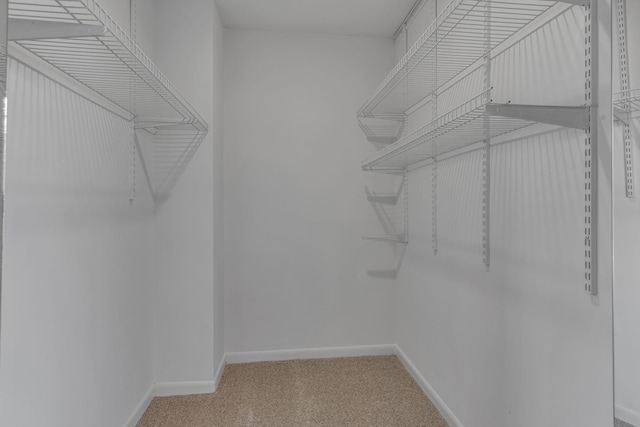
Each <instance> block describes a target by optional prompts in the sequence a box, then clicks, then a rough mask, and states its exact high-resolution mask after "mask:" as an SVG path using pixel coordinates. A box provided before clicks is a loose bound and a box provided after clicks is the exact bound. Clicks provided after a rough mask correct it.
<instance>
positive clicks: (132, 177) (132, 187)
mask: <svg viewBox="0 0 640 427" xmlns="http://www.w3.org/2000/svg"><path fill="white" fill-rule="evenodd" d="M136 4H137V3H136V0H131V4H130V8H129V32H130V33H131V39H132V40H133V42H134V43H136V42H137V34H136V23H137V15H136V11H137V8H136ZM130 79H131V82H130V94H129V97H130V99H129V102H130V103H131V110H130V111H132V112H133V114H134V116H136V79H135V77H134V76H131V77H130ZM130 126H131V138H130V139H129V203H131V204H133V202H134V201H135V199H136V144H137V141H138V139H137V135H136V129H135V125H134V122H133V121H132V122H131V123H130Z"/></svg>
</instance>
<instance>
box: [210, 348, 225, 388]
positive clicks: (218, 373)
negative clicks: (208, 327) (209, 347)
mask: <svg viewBox="0 0 640 427" xmlns="http://www.w3.org/2000/svg"><path fill="white" fill-rule="evenodd" d="M226 365H227V354H226V353H225V354H223V355H222V360H220V364H219V365H218V369H217V370H216V376H215V377H213V389H214V391H215V390H217V389H218V385H219V384H220V378H222V371H224V367H225V366H226Z"/></svg>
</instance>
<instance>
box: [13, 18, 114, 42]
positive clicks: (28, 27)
mask: <svg viewBox="0 0 640 427" xmlns="http://www.w3.org/2000/svg"><path fill="white" fill-rule="evenodd" d="M105 32H106V29H105V27H104V25H88V24H69V23H63V22H54V21H39V20H34V19H15V18H9V36H8V39H9V40H11V41H14V40H40V39H68V38H74V37H89V36H102V35H104V34H105Z"/></svg>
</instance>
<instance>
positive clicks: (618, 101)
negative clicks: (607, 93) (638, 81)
mask: <svg viewBox="0 0 640 427" xmlns="http://www.w3.org/2000/svg"><path fill="white" fill-rule="evenodd" d="M613 106H614V107H615V108H618V109H620V110H621V111H622V112H625V113H638V112H640V89H633V90H629V91H625V92H618V93H614V94H613Z"/></svg>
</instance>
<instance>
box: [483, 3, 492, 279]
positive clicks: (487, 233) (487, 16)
mask: <svg viewBox="0 0 640 427" xmlns="http://www.w3.org/2000/svg"><path fill="white" fill-rule="evenodd" d="M484 26H485V30H484V31H485V34H484V39H485V40H484V42H485V52H484V58H483V63H484V69H483V73H484V91H483V96H482V97H483V102H484V103H485V104H489V102H490V100H491V95H490V94H491V88H492V86H491V2H489V1H488V2H485V10H484ZM482 127H483V131H484V148H483V150H482V261H483V263H484V266H485V268H486V269H487V271H489V266H490V265H491V120H490V119H489V115H488V114H485V115H484V123H483V126H482Z"/></svg>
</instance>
